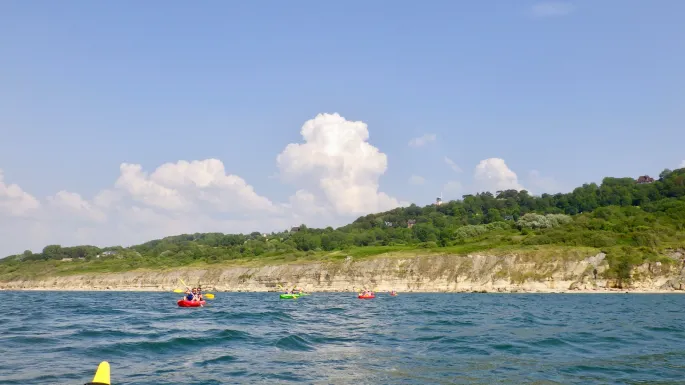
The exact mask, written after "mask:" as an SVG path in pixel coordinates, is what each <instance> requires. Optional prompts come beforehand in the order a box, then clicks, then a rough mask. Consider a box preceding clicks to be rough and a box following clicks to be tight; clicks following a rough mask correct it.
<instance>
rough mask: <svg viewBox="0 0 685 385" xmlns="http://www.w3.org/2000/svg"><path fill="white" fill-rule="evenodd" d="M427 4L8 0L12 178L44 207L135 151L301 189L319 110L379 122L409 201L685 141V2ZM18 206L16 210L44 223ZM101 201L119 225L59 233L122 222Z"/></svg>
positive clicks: (2, 149)
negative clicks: (291, 172)
mask: <svg viewBox="0 0 685 385" xmlns="http://www.w3.org/2000/svg"><path fill="white" fill-rule="evenodd" d="M420 4H421V3H419V2H409V1H392V2H391V1H376V2H363V1H348V2H344V4H343V3H342V2H321V1H298V2H289V3H287V4H286V3H285V2H272V1H268V2H267V1H252V2H243V4H238V3H237V2H223V1H205V2H202V3H195V4H191V3H187V2H180V1H177V2H162V1H147V2H134V1H118V2H92V1H62V2H49V1H4V2H2V3H0V133H1V134H2V140H0V169H2V170H3V173H4V174H3V175H4V185H5V186H8V185H10V184H16V185H17V186H18V187H20V188H21V190H22V191H23V192H25V193H26V194H30V195H31V196H32V197H35V199H36V200H37V201H38V202H39V204H40V206H41V208H43V207H46V206H47V205H48V204H47V203H46V202H47V201H48V200H50V199H49V197H54V196H55V194H56V193H57V192H58V191H62V190H64V191H68V192H74V193H77V194H79V197H80V198H82V199H83V200H84V202H85V203H83V202H82V203H79V205H80V206H79V205H76V206H79V207H81V208H83V207H84V206H83V204H91V205H92V204H94V203H93V202H92V200H93V199H94V197H96V195H97V194H99V193H100V192H101V191H102V190H105V189H110V188H113V186H114V184H115V181H116V180H117V179H118V178H119V177H120V173H121V172H120V168H119V167H120V164H121V163H131V164H139V165H141V166H142V169H143V170H145V171H146V172H148V173H152V172H153V171H154V170H155V169H156V168H157V167H159V166H160V165H162V164H164V163H176V162H178V161H179V160H187V161H192V160H205V159H209V158H216V159H219V160H221V162H223V165H224V167H225V171H226V173H227V174H233V175H237V176H240V177H241V178H243V179H244V180H245V182H246V183H247V184H249V185H251V186H252V187H253V188H254V191H256V192H257V193H258V194H259V195H260V196H264V197H267V198H268V199H269V200H271V201H273V202H274V203H275V204H276V203H278V202H287V201H288V200H289V197H291V196H293V194H295V192H296V191H297V190H299V189H302V188H303V186H309V185H310V184H312V183H313V184H316V183H315V182H316V180H317V178H320V177H321V175H320V174H316V175H314V174H311V173H310V174H308V177H309V180H308V182H307V181H301V182H298V183H299V184H298V183H284V181H283V180H282V178H281V177H279V175H280V174H282V172H281V173H279V166H278V165H277V161H276V157H277V155H278V154H279V153H281V152H283V151H284V149H285V147H286V145H288V144H289V143H303V142H304V140H303V138H302V136H301V135H300V128H301V127H302V125H303V124H304V123H305V121H308V120H310V119H313V118H314V117H315V116H317V114H319V113H331V114H332V113H339V114H340V115H342V117H344V118H345V119H347V120H349V121H363V122H364V123H366V124H367V125H368V131H369V135H370V138H369V143H370V144H371V145H372V146H374V147H376V148H378V149H379V151H380V152H382V153H384V154H386V155H387V170H385V171H384V172H380V173H376V174H377V178H376V179H377V180H378V182H379V183H380V187H379V191H382V192H385V193H387V194H388V195H389V196H391V197H393V198H397V200H398V201H401V202H408V201H411V202H417V203H420V204H427V203H430V201H431V200H433V199H434V197H435V196H436V195H437V194H439V193H440V192H441V191H444V190H445V189H446V187H445V184H446V183H449V182H452V183H453V184H452V186H455V185H456V184H454V182H457V183H458V184H459V185H460V186H461V187H460V188H459V189H452V190H451V192H445V193H444V194H445V196H446V197H447V198H458V197H459V196H460V195H461V194H463V193H467V192H472V190H474V189H476V188H477V186H484V185H478V184H477V183H476V182H477V181H474V168H475V167H476V165H478V164H479V162H481V161H483V160H486V159H491V158H497V159H503V160H504V161H505V162H506V167H508V169H510V170H512V171H513V172H514V173H515V174H516V178H517V179H516V183H519V185H521V186H523V187H525V188H528V189H530V190H532V191H533V192H534V193H540V192H552V191H554V190H558V189H560V190H564V191H568V190H570V189H572V188H573V187H575V186H578V185H580V184H582V183H584V182H592V181H600V180H601V178H602V177H604V176H634V177H636V176H638V175H642V174H645V173H648V174H650V175H655V174H658V173H659V172H660V171H661V170H662V169H663V168H666V167H669V168H676V167H678V165H679V164H680V163H681V162H682V161H683V160H685V151H683V147H682V143H683V142H684V140H685V131H684V130H683V126H684V125H683V123H684V122H685V108H683V106H684V105H685V91H684V90H685V76H683V75H684V73H683V72H684V70H683V69H684V68H685V50H684V49H683V48H685V47H683V41H685V24H684V23H682V15H683V14H685V3H684V2H681V1H675V0H672V1H660V2H645V1H635V0H627V1H626V0H623V1H615V0H604V1H568V2H536V1H504V0H501V1H488V2H480V1H471V2H466V1H433V2H430V3H424V4H425V5H420ZM431 134H432V135H435V138H436V140H435V141H432V142H430V143H427V144H426V145H424V146H420V147H412V146H409V145H408V143H409V141H410V140H411V139H412V138H416V137H421V136H423V135H431ZM445 157H448V158H450V159H452V160H453V161H454V163H455V164H456V165H458V167H459V168H460V169H461V170H462V172H460V173H457V172H455V171H453V170H452V169H451V168H450V166H449V165H447V164H446V163H445ZM486 166H487V165H486ZM487 167H495V168H496V167H499V166H498V165H495V164H494V163H493V164H490V165H489V166H487ZM532 170H537V172H538V174H537V177H535V176H534V175H531V174H530V173H531V171H532ZM281 171H282V170H281ZM371 174H373V172H371ZM376 174H373V175H376ZM364 175H367V174H364ZM369 175H370V174H369ZM412 175H416V176H420V177H422V178H423V179H424V183H423V184H421V185H414V184H411V183H409V182H408V180H409V179H410V178H411V177H412ZM489 175H492V174H489ZM497 175H502V174H497ZM300 176H302V175H300ZM300 179H303V178H300ZM304 179H306V178H304ZM370 179H373V176H372V177H370ZM415 180H416V178H415ZM0 182H1V180H0ZM509 182H511V179H509ZM369 183H370V184H373V183H372V182H369ZM313 189H314V188H313V187H307V191H309V192H312V193H314V195H316V196H317V199H319V198H321V196H320V195H321V194H317V192H315V191H313ZM129 190H130V189H129ZM448 190H449V188H448ZM129 192H130V191H129ZM6 195H7V194H6ZM323 195H325V192H324V193H323ZM128 198H131V197H128ZM327 198H328V202H325V200H326V197H323V198H321V199H323V200H324V202H323V203H321V204H322V206H326V205H329V206H330V205H331V202H330V199H331V196H330V194H329V195H328V196H327ZM0 199H1V197H0ZM133 200H134V201H135V199H133ZM52 201H54V199H53V200H52ZM88 202H90V203H88ZM139 202H142V201H141V200H139ZM379 202H380V200H379ZM379 205H380V203H379ZM136 207H138V206H136ZM141 207H142V206H141ZM364 207H367V206H364ZM369 207H370V206H369ZM373 207H375V206H373ZM378 207H379V208H382V207H385V206H382V205H381V206H378ZM334 211H335V215H334V216H335V217H336V218H340V216H341V215H342V214H345V213H343V212H342V211H341V210H334ZM156 213H157V214H159V215H166V214H165V213H166V212H165V213H162V212H156ZM16 214H17V213H16V212H15V213H14V215H10V214H7V213H5V214H4V218H3V219H2V220H3V221H4V223H5V226H7V227H8V228H15V227H18V226H17V224H18V223H22V224H26V226H29V225H28V224H27V223H30V222H31V221H32V220H38V219H37V218H40V220H42V221H43V223H47V220H45V218H44V217H40V216H36V215H34V216H33V217H30V218H28V217H26V216H20V215H16ZM167 214H168V213H167ZM2 215H3V214H2V213H0V216H2ZM41 215H42V214H41ZM105 215H106V219H105V220H104V221H105V222H103V223H107V224H108V225H107V226H109V227H107V226H105V225H103V224H102V223H100V224H96V225H93V224H84V223H79V224H78V225H75V226H76V227H74V231H76V230H78V231H81V232H82V233H83V234H90V235H82V236H81V238H78V239H73V240H72V238H68V239H67V240H66V241H65V242H67V243H68V242H70V241H73V242H77V241H89V240H90V239H91V238H88V237H89V236H92V237H95V238H93V242H95V243H97V242H98V241H100V240H101V239H102V241H101V242H115V241H117V240H118V239H123V241H122V242H125V241H126V240H128V239H129V238H126V236H125V235H121V237H120V238H117V235H113V236H112V238H106V239H105V238H99V236H97V235H93V234H98V233H102V232H105V231H112V229H113V228H114V227H121V226H122V225H121V223H119V222H116V220H115V219H113V217H112V216H111V215H109V214H108V213H105ZM292 215H295V214H292ZM350 215H351V216H350V217H354V216H355V215H357V214H356V212H355V213H354V214H350ZM343 216H344V215H343ZM295 217H296V218H298V219H300V218H305V219H306V218H307V217H306V215H305V214H302V213H300V214H297V215H295ZM0 218H2V217H0ZM222 218H223V219H226V218H229V217H222ZM345 218H347V217H345ZM229 219H230V218H229ZM292 221H295V219H289V220H286V222H288V223H289V222H292ZM336 221H339V220H334V221H333V222H336ZM117 223H118V224H117ZM336 223H337V222H336ZM33 225H35V224H33ZM33 225H31V226H33ZM103 226H104V227H103ZM112 226H114V227H112ZM207 226H208V227H211V226H209V225H207ZM236 226H237V225H236ZM260 226H261V225H260ZM264 226H266V225H264ZM274 226H275V225H274ZM19 227H20V226H19ZM200 227H202V226H200ZM266 227H268V226H266ZM202 228H203V229H204V227H202ZM222 228H223V227H222ZM228 228H232V227H231V226H228ZM41 229H42V230H40V231H39V230H35V232H41V231H46V232H49V231H48V230H46V229H45V228H43V227H41ZM93 229H94V230H93ZM217 230H218V231H221V229H217ZM250 230H251V229H246V230H245V231H250ZM169 231H173V229H169ZM135 233H139V232H135ZM122 234H123V233H122ZM34 235H35V234H34ZM155 235H157V234H155ZM164 235H168V234H164ZM34 238H36V239H39V240H36V241H35V242H36V244H38V243H39V242H40V241H46V242H47V241H52V240H54V241H60V239H61V238H60V239H54V238H50V237H49V236H47V235H46V236H44V237H34ZM136 240H137V239H136ZM131 241H133V240H131ZM17 242H19V241H17ZM21 242H25V241H23V240H21ZM29 243H31V245H33V243H34V241H31V242H29ZM26 247H28V246H26ZM26 247H22V246H20V245H15V246H14V248H19V249H21V250H23V248H26ZM36 247H38V246H36ZM2 251H3V250H0V252H2Z"/></svg>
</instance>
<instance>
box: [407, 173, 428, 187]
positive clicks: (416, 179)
mask: <svg viewBox="0 0 685 385" xmlns="http://www.w3.org/2000/svg"><path fill="white" fill-rule="evenodd" d="M425 182H426V180H425V179H424V178H423V177H422V176H420V175H412V176H410V177H409V184H413V185H415V186H418V185H422V184H424V183H425Z"/></svg>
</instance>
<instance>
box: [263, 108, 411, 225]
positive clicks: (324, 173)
mask: <svg viewBox="0 0 685 385" xmlns="http://www.w3.org/2000/svg"><path fill="white" fill-rule="evenodd" d="M300 133H301V134H302V138H303V139H304V143H291V144H288V145H287V146H286V148H285V149H284V150H283V152H281V153H280V154H279V155H278V157H277V158H276V161H277V163H278V168H279V170H280V172H281V175H282V176H283V178H284V179H285V180H286V181H289V182H291V183H297V182H300V183H303V184H304V185H305V186H307V189H306V191H307V192H308V193H311V194H315V195H316V194H321V195H323V196H324V197H325V199H326V201H327V203H328V204H329V205H330V206H331V207H332V209H333V210H334V211H335V212H336V213H337V214H339V215H360V214H365V213H371V212H378V211H385V210H390V209H392V208H395V207H398V206H404V205H406V204H407V203H406V202H400V201H399V200H397V199H396V198H393V197H391V196H389V195H388V194H386V193H384V192H380V191H379V183H378V181H379V178H380V176H381V175H383V173H385V170H386V169H387V167H388V159H387V156H386V155H385V154H384V153H382V152H380V150H379V149H378V148H376V147H374V146H372V145H371V144H370V143H369V142H368V139H369V130H368V128H367V125H366V123H364V122H361V121H350V120H347V119H345V118H343V117H342V116H340V115H338V114H319V115H317V116H316V117H315V118H314V119H311V120H308V121H307V122H305V124H304V125H303V126H302V129H301V131H300ZM309 189H312V190H315V191H309Z"/></svg>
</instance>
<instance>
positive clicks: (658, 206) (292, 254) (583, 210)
mask: <svg viewBox="0 0 685 385" xmlns="http://www.w3.org/2000/svg"><path fill="white" fill-rule="evenodd" d="M536 245H548V246H549V245H556V246H564V247H590V248H596V249H599V250H602V251H604V252H606V253H607V255H608V258H609V261H610V264H611V265H612V272H613V273H614V274H616V275H618V276H626V274H628V273H627V272H629V270H630V268H631V267H632V266H633V265H635V264H637V263H641V262H642V261H644V260H645V259H648V258H660V255H661V253H662V252H663V251H664V250H665V249H668V248H682V247H685V169H678V170H675V171H671V170H664V171H663V172H662V173H661V174H660V175H659V177H658V179H652V178H650V177H647V176H643V177H640V178H638V179H634V178H604V180H603V181H602V183H601V185H597V184H595V183H590V184H584V185H583V186H581V187H578V188H576V189H575V190H573V191H572V192H570V193H566V194H561V193H559V194H554V195H550V194H542V195H541V196H532V195H530V194H529V193H528V192H527V191H525V190H522V191H516V190H506V191H497V192H496V193H495V194H492V193H490V192H483V193H478V194H475V195H465V196H463V199H462V200H455V201H450V202H436V203H435V204H431V205H428V206H425V207H419V206H416V205H411V206H409V207H403V208H397V209H394V210H391V211H387V212H383V213H378V214H370V215H367V216H363V217H360V218H358V219H357V220H355V221H354V222H353V223H351V224H349V225H346V226H343V227H340V228H338V229H333V228H331V227H327V228H325V229H314V228H308V227H307V226H306V225H304V224H303V225H301V226H299V227H296V228H292V229H287V230H285V231H283V232H279V233H271V234H261V233H256V232H255V233H251V234H222V233H202V234H200V233H197V234H183V235H177V236H171V237H166V238H164V239H159V240H153V241H150V242H147V243H144V244H141V245H136V246H132V247H128V248H124V247H108V248H98V247H95V246H75V247H61V246H59V245H49V246H46V247H45V248H44V249H43V250H42V252H41V253H35V254H34V253H31V252H30V251H26V252H24V253H23V254H20V255H15V256H10V257H7V258H5V259H4V260H2V261H1V262H0V275H5V276H6V275H8V274H10V273H13V272H16V273H19V272H21V270H22V269H24V268H25V267H26V266H27V265H31V264H37V263H43V264H44V265H43V267H46V266H48V265H45V263H47V262H50V263H52V264H51V265H49V266H56V265H57V263H59V262H61V263H62V264H64V262H72V263H73V264H74V265H75V264H90V265H92V266H91V267H92V268H91V270H93V271H96V270H97V271H109V270H122V269H133V268H138V267H152V268H154V267H159V268H162V267H173V266H181V265H190V264H194V263H210V264H211V263H221V262H229V261H231V260H239V259H255V258H273V257H276V256H282V257H283V258H284V259H285V260H286V261H287V260H291V259H288V258H294V259H296V258H297V257H298V256H314V257H316V256H317V255H318V256H321V255H324V254H326V253H328V254H329V255H330V254H331V253H332V252H335V251H341V253H339V254H340V255H347V254H350V253H351V254H354V255H372V254H380V253H383V252H386V251H393V250H409V249H416V248H422V249H426V250H434V249H445V248H450V247H452V248H455V247H457V248H458V247H459V246H462V248H461V249H460V250H484V249H488V248H496V247H502V246H508V247H512V246H514V247H521V248H525V247H531V246H536ZM466 246H470V248H469V247H466ZM115 261H116V262H115ZM98 266H99V268H98Z"/></svg>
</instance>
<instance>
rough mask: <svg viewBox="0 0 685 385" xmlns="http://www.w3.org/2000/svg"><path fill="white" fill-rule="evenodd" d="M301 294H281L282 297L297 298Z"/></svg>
mask: <svg viewBox="0 0 685 385" xmlns="http://www.w3.org/2000/svg"><path fill="white" fill-rule="evenodd" d="M299 296H300V295H299V294H281V299H297V297H299Z"/></svg>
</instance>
